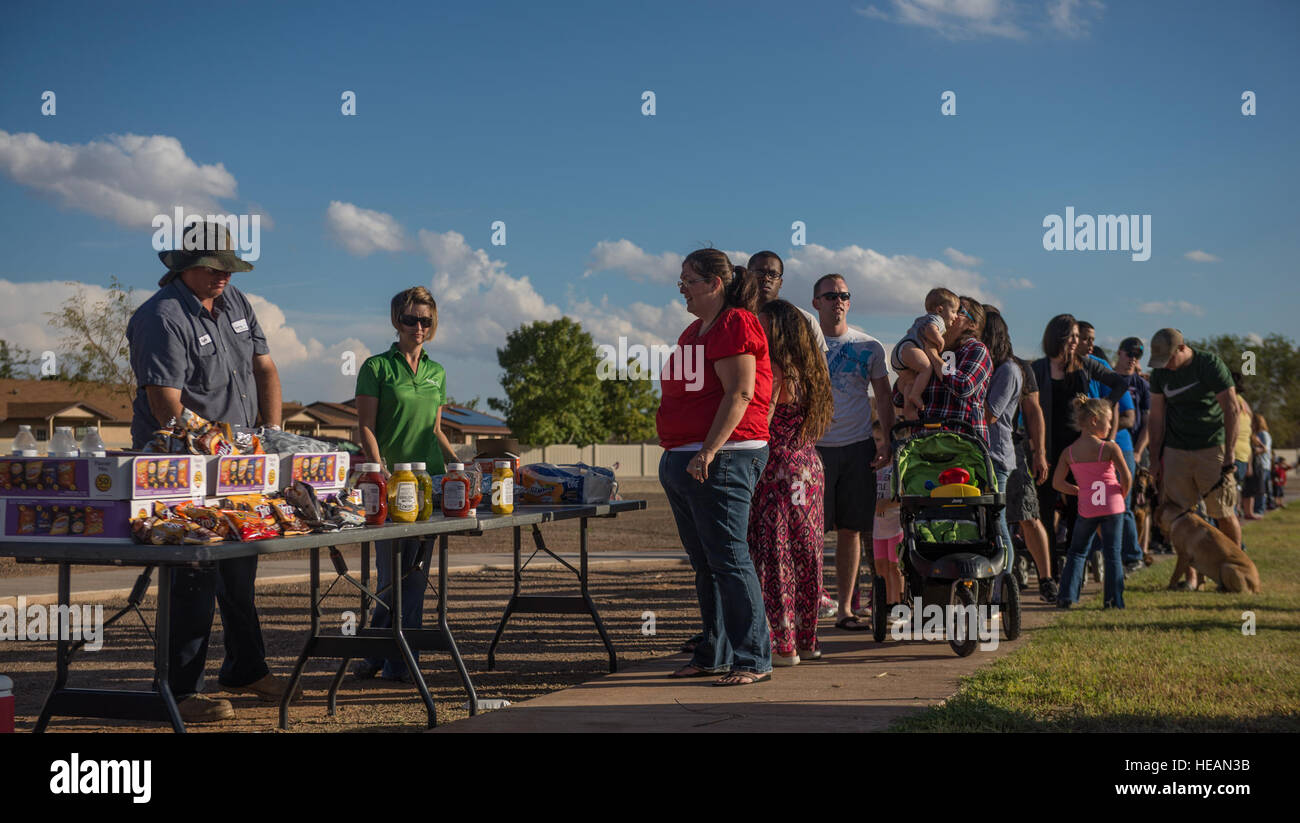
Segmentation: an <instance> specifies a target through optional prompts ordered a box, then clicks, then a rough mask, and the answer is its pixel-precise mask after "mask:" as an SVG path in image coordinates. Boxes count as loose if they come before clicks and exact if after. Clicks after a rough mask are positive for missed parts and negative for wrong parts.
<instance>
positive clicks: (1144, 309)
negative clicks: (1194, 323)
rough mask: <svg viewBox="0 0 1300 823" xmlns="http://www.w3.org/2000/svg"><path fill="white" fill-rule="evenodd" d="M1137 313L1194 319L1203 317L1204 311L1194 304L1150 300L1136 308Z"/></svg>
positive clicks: (1183, 301)
mask: <svg viewBox="0 0 1300 823" xmlns="http://www.w3.org/2000/svg"><path fill="white" fill-rule="evenodd" d="M1138 311H1139V312H1141V313H1142V314H1190V315H1192V316H1194V317H1204V316H1205V309H1203V308H1201V307H1200V306H1198V305H1196V304H1195V303H1188V302H1187V301H1186V300H1152V301H1150V302H1147V303H1143V304H1141V305H1140V306H1138Z"/></svg>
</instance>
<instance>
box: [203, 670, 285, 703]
mask: <svg viewBox="0 0 1300 823" xmlns="http://www.w3.org/2000/svg"><path fill="white" fill-rule="evenodd" d="M287 685H289V679H288V678H286V677H277V676H276V675H274V674H268V675H267V676H266V677H263V678H262V679H261V680H258V681H257V682H256V683H249V684H248V685H247V686H222V687H221V688H222V690H223V691H226V692H229V693H230V694H252V695H256V696H257V699H258V700H261V701H262V702H263V703H279V702H280V698H281V697H283V696H284V688H285V686H287ZM300 697H302V681H301V680H299V681H298V689H297V691H295V692H294V695H293V699H294V700H297V699H298V698H300Z"/></svg>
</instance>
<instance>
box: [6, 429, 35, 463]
mask: <svg viewBox="0 0 1300 823" xmlns="http://www.w3.org/2000/svg"><path fill="white" fill-rule="evenodd" d="M11 454H12V455H13V456H14V457H35V456H36V455H37V451H36V435H34V434H32V427H31V426H19V427H18V434H17V436H15V437H14V450H13V451H12V452H11Z"/></svg>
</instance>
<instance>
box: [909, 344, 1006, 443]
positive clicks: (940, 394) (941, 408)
mask: <svg viewBox="0 0 1300 823" xmlns="http://www.w3.org/2000/svg"><path fill="white" fill-rule="evenodd" d="M953 353H954V354H955V355H956V356H957V362H956V363H955V366H956V368H955V369H954V370H953V373H952V374H946V373H945V372H947V371H948V369H946V368H945V369H944V370H943V371H941V372H939V373H936V374H935V375H934V376H933V377H931V378H930V384H929V385H928V386H926V387H925V393H924V395H923V398H924V400H925V408H924V409H922V411H921V416H922V417H924V418H926V419H938V420H942V419H946V418H949V417H956V418H960V419H961V420H965V421H966V422H967V423H970V424H971V425H972V426H974V427H975V431H976V432H977V433H978V434H979V436H980V437H981V438H982V439H983V440H984V442H985V443H987V442H989V430H988V426H987V425H985V423H984V396H985V395H987V394H988V391H989V378H990V377H992V376H993V358H992V357H989V350H988V348H987V347H986V346H985V345H984V344H983V343H981V342H980V341H978V340H976V339H975V338H973V337H970V338H967V339H966V342H965V343H962V344H961V346H959V347H958V348H957V350H956V351H955V352H953Z"/></svg>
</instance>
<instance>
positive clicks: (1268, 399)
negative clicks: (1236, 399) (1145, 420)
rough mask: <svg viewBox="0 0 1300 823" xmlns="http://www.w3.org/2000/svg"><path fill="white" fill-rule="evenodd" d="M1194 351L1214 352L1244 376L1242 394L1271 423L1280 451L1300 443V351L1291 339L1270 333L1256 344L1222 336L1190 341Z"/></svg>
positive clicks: (1230, 336)
mask: <svg viewBox="0 0 1300 823" xmlns="http://www.w3.org/2000/svg"><path fill="white" fill-rule="evenodd" d="M1188 345H1190V346H1191V347H1192V349H1193V350H1196V349H1201V350H1205V351H1212V352H1214V353H1215V354H1217V355H1219V356H1220V357H1222V358H1223V361H1224V362H1225V363H1227V364H1228V368H1229V369H1230V370H1231V371H1234V372H1241V374H1242V394H1243V395H1244V396H1245V398H1246V401H1247V402H1248V403H1250V407H1251V409H1252V410H1253V411H1256V412H1258V413H1260V414H1262V415H1264V417H1265V419H1267V420H1268V428H1269V432H1270V433H1271V434H1272V435H1273V442H1274V445H1276V446H1277V447H1279V448H1289V447H1291V446H1295V445H1298V444H1300V348H1297V347H1296V345H1295V344H1294V343H1293V342H1292V341H1291V340H1290V339H1289V338H1287V337H1284V336H1282V335H1280V334H1270V335H1269V336H1268V337H1266V338H1264V339H1263V340H1260V341H1258V342H1256V341H1255V340H1252V339H1251V338H1248V337H1242V336H1239V335H1228V334H1221V335H1219V336H1217V337H1211V338H1210V339H1208V340H1189V341H1188Z"/></svg>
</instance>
